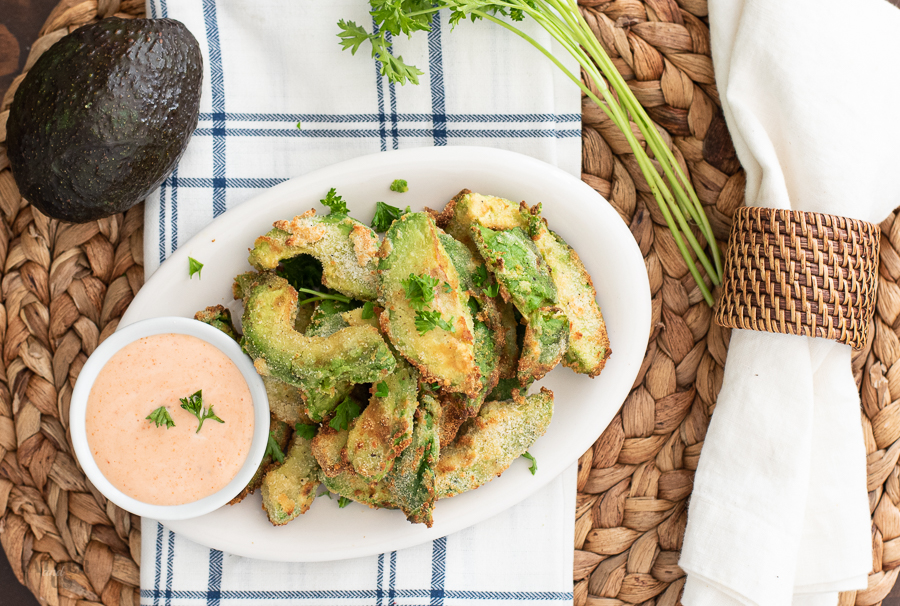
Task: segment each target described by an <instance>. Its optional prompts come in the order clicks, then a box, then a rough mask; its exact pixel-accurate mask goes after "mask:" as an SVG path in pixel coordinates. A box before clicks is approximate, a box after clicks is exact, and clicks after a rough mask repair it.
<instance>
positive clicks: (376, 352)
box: [235, 272, 396, 421]
mask: <svg viewBox="0 0 900 606" xmlns="http://www.w3.org/2000/svg"><path fill="white" fill-rule="evenodd" d="M235 295H236V296H239V297H241V298H243V301H244V316H243V327H244V336H243V338H242V339H241V345H242V346H243V348H244V350H245V351H246V352H247V353H248V354H250V356H251V357H252V358H253V361H254V362H253V363H254V366H255V367H256V370H257V371H258V372H259V373H260V374H261V375H271V376H273V377H275V378H277V379H280V380H282V381H284V382H285V383H289V384H291V385H294V386H296V387H299V388H301V389H302V390H303V391H304V392H305V393H306V394H307V395H309V394H313V393H322V394H326V395H334V394H335V393H336V389H335V385H337V384H338V383H340V382H341V381H348V382H350V383H370V382H372V381H377V380H380V379H382V378H384V377H385V376H386V375H388V374H389V373H391V372H392V371H393V370H394V368H395V366H396V362H395V360H394V356H393V355H392V354H391V352H390V350H389V349H388V346H387V343H385V342H384V339H382V337H381V335H380V334H379V333H378V331H377V330H375V329H374V328H372V327H371V326H354V327H348V328H345V329H342V330H339V331H337V332H336V333H334V334H332V335H330V336H328V337H308V336H305V335H302V334H300V333H298V332H297V331H296V330H294V317H295V315H296V310H297V291H295V290H294V289H293V288H292V287H291V286H290V285H289V284H288V283H287V281H286V280H284V279H283V278H280V277H278V276H276V275H274V274H271V273H262V274H255V273H252V272H251V273H246V274H242V275H240V276H238V277H237V278H236V279H235ZM313 412H314V411H310V413H311V414H310V417H312V418H313V419H314V420H317V421H318V420H321V419H320V418H318V417H317V415H315V414H312V413H313Z"/></svg>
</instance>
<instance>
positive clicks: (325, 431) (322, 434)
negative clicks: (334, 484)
mask: <svg viewBox="0 0 900 606" xmlns="http://www.w3.org/2000/svg"><path fill="white" fill-rule="evenodd" d="M349 435H350V432H349V431H347V430H346V429H344V430H341V431H337V430H335V429H332V428H331V427H329V426H328V425H322V426H321V427H320V428H319V432H318V433H317V434H316V437H314V438H313V439H312V453H313V457H315V459H316V462H318V463H319V467H321V468H322V474H323V475H324V476H325V477H326V478H331V477H334V476H336V475H338V474H340V473H341V472H342V471H344V470H347V469H350V470H351V471H352V469H351V468H350V464H349V463H348V462H347V460H346V458H345V457H344V454H345V451H346V447H347V437H348V436H349Z"/></svg>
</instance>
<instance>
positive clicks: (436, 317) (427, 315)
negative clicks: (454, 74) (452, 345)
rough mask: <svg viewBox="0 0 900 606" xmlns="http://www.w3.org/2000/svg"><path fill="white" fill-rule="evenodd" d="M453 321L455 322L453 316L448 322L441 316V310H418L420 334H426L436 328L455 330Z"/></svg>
mask: <svg viewBox="0 0 900 606" xmlns="http://www.w3.org/2000/svg"><path fill="white" fill-rule="evenodd" d="M451 322H453V318H450V321H449V322H448V321H447V320H444V319H443V318H441V312H439V311H423V310H420V311H417V312H416V330H418V331H419V334H420V335H424V334H425V333H426V332H428V331H429V330H433V329H435V328H442V329H444V330H447V331H450V330H453V325H452V324H451Z"/></svg>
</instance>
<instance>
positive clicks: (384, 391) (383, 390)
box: [375, 381, 390, 398]
mask: <svg viewBox="0 0 900 606" xmlns="http://www.w3.org/2000/svg"><path fill="white" fill-rule="evenodd" d="M388 393H390V392H389V391H388V384H387V383H385V382H384V381H382V382H381V383H378V384H377V385H376V386H375V396H376V397H378V398H386V397H387V396H388Z"/></svg>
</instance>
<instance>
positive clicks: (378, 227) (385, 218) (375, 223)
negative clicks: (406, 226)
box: [372, 181, 410, 232]
mask: <svg viewBox="0 0 900 606" xmlns="http://www.w3.org/2000/svg"><path fill="white" fill-rule="evenodd" d="M395 183H396V181H395ZM393 188H394V186H393V185H391V189H393ZM395 191H396V190H395ZM408 212H410V209H409V206H407V207H406V210H400V209H399V208H397V207H396V206H391V205H390V204H386V203H385V202H376V203H375V216H374V217H372V229H374V230H375V231H377V232H385V231H387V230H388V228H389V227H390V226H391V223H393V222H394V221H396V220H397V219H399V218H400V217H402V216H403V215H405V214H406V213H408Z"/></svg>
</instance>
